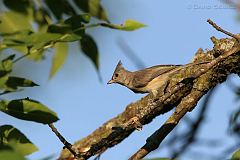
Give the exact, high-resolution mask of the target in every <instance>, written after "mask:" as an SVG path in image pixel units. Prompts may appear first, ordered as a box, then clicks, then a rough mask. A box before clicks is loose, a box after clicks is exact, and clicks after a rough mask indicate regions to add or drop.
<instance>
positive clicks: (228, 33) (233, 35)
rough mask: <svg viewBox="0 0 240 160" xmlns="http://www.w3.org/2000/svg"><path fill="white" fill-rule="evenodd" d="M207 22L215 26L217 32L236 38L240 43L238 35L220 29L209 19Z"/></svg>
mask: <svg viewBox="0 0 240 160" xmlns="http://www.w3.org/2000/svg"><path fill="white" fill-rule="evenodd" d="M207 22H208V23H209V24H210V25H212V26H213V28H215V29H216V30H217V31H219V32H222V33H224V34H226V35H228V36H230V37H233V38H235V39H236V40H238V41H240V36H239V35H236V34H232V33H230V32H228V31H226V30H224V29H222V28H221V27H219V26H218V25H217V24H216V23H214V22H213V21H212V20H211V19H208V20H207Z"/></svg>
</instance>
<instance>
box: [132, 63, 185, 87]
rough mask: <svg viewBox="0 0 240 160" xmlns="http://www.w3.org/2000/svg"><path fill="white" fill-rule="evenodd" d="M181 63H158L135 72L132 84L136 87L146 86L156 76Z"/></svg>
mask: <svg viewBox="0 0 240 160" xmlns="http://www.w3.org/2000/svg"><path fill="white" fill-rule="evenodd" d="M179 66H181V65H157V66H153V67H150V68H146V69H143V70H139V71H136V72H134V73H135V75H134V78H133V82H132V85H133V86H134V87H136V88H139V87H144V86H146V85H147V84H148V83H149V82H150V81H152V80H153V79H154V78H156V77H158V76H160V75H162V74H164V73H167V72H169V71H171V70H173V69H175V68H177V67H179Z"/></svg>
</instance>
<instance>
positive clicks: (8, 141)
mask: <svg viewBox="0 0 240 160" xmlns="http://www.w3.org/2000/svg"><path fill="white" fill-rule="evenodd" d="M37 150H38V148H37V147H36V146H35V145H34V144H33V143H32V142H31V141H30V140H28V138H27V137H26V136H25V135H24V134H23V133H21V132H20V131H19V130H18V129H16V128H14V127H13V126H10V125H3V126H0V159H6V160H24V159H25V158H24V156H26V155H29V154H31V153H33V152H35V151H37Z"/></svg>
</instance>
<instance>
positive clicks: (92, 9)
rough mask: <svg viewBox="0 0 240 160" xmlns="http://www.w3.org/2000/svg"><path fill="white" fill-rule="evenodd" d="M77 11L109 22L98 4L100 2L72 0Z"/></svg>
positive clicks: (97, 0)
mask: <svg viewBox="0 0 240 160" xmlns="http://www.w3.org/2000/svg"><path fill="white" fill-rule="evenodd" d="M74 3H75V4H76V6H78V8H79V9H81V10H83V11H84V12H87V13H89V14H91V15H92V16H94V17H96V18H98V19H100V20H104V21H107V22H109V20H108V17H107V13H106V11H105V10H104V8H103V7H102V5H101V4H100V0H74Z"/></svg>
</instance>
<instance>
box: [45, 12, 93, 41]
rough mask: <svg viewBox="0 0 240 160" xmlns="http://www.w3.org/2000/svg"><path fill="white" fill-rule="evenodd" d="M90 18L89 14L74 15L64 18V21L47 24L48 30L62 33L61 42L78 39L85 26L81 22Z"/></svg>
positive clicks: (85, 21) (86, 21)
mask: <svg viewBox="0 0 240 160" xmlns="http://www.w3.org/2000/svg"><path fill="white" fill-rule="evenodd" d="M90 18H91V16H90V15H89V14H81V15H75V16H72V17H70V18H68V19H66V20H65V21H64V22H60V23H58V24H52V25H49V27H48V32H49V33H60V34H62V35H63V37H62V38H61V41H62V42H71V41H76V40H80V39H81V37H82V35H83V34H84V33H85V26H84V25H83V24H82V23H88V22H89V21H90Z"/></svg>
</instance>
